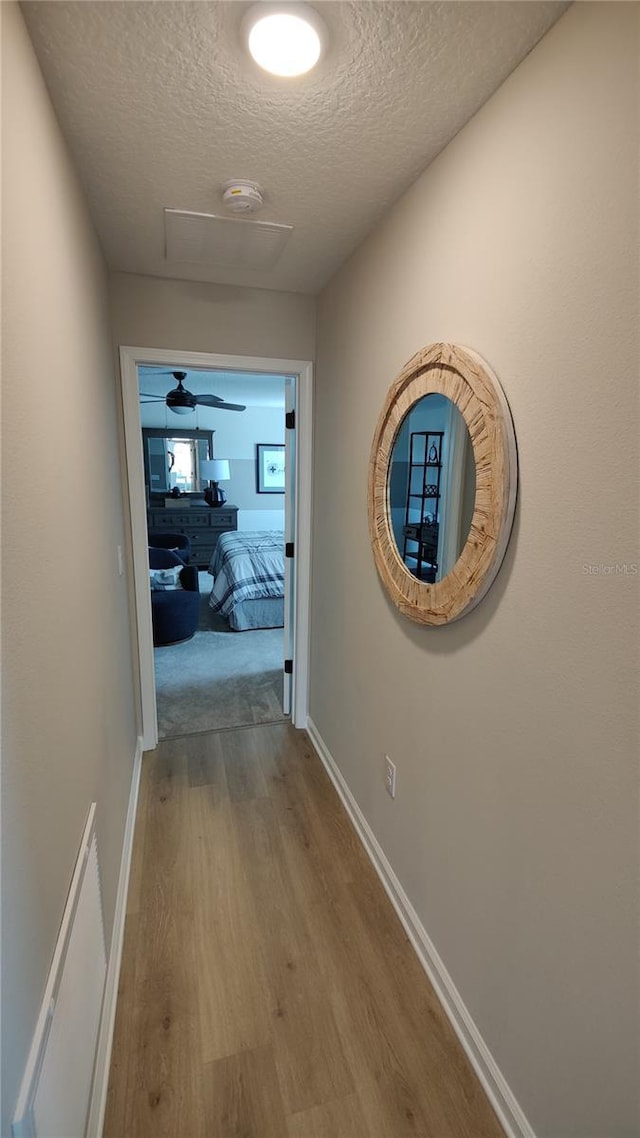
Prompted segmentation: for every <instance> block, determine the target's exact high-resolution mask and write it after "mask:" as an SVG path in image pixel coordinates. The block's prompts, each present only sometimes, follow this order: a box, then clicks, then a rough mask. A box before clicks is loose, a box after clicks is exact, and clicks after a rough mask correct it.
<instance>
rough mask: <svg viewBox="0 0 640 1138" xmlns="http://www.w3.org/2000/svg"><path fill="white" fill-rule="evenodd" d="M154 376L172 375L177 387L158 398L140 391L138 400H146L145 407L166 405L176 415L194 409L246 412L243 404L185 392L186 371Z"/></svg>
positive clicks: (166, 372)
mask: <svg viewBox="0 0 640 1138" xmlns="http://www.w3.org/2000/svg"><path fill="white" fill-rule="evenodd" d="M155 374H156V375H172V376H173V378H174V379H175V380H176V381H177V383H178V386H177V387H174V388H173V389H172V390H171V391H168V392H167V394H166V395H162V396H160V398H158V396H157V395H149V394H148V393H147V392H144V391H141V392H140V398H141V399H145V400H146V403H144V404H143V406H145V407H146V406H147V403H166V405H167V407H168V408H169V410H170V411H174V412H175V414H176V415H188V414H189V413H190V412H191V411H195V409H196V407H214V408H215V409H216V410H218V411H246V407H245V406H244V404H243V403H225V401H224V399H221V398H220V396H219V395H194V394H193V393H192V392H191V391H187V389H186V387H184V386H183V381H184V380H185V379H186V378H187V373H186V371H158V372H156V373H155Z"/></svg>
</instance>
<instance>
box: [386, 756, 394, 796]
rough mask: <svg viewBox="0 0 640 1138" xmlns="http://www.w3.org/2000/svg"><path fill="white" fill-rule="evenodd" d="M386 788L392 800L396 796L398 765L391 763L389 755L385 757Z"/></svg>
mask: <svg viewBox="0 0 640 1138" xmlns="http://www.w3.org/2000/svg"><path fill="white" fill-rule="evenodd" d="M384 787H385V790H386V792H387V794H389V795H391V797H392V798H395V796H396V764H395V763H392V762H391V759H390V758H389V756H388V755H385V757H384Z"/></svg>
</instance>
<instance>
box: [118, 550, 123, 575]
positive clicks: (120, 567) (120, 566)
mask: <svg viewBox="0 0 640 1138" xmlns="http://www.w3.org/2000/svg"><path fill="white" fill-rule="evenodd" d="M123 574H124V550H123V548H122V546H121V545H119V546H118V576H119V577H122V575H123Z"/></svg>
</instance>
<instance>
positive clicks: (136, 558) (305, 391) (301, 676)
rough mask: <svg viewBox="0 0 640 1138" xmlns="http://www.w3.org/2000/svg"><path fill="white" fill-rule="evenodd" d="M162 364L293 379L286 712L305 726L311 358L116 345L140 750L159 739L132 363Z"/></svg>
mask: <svg viewBox="0 0 640 1138" xmlns="http://www.w3.org/2000/svg"><path fill="white" fill-rule="evenodd" d="M144 365H150V366H157V365H161V366H162V365H164V366H165V367H175V368H181V367H184V369H185V370H188V369H189V368H206V369H219V370H224V371H241V372H258V373H259V372H264V373H265V374H275V375H292V376H295V378H296V448H295V451H296V454H295V464H294V477H295V502H296V507H295V538H294V541H295V562H294V568H295V620H294V629H293V691H292V700H291V719H292V722H293V725H294V727H300V728H304V727H306V726H307V716H308V710H309V700H308V693H309V609H310V591H311V477H312V455H311V449H312V440H313V431H312V423H313V419H312V414H313V364H312V362H311V360H283V359H273V358H271V357H270V356H228V355H218V354H214V353H212V352H185V351H181V350H175V351H170V350H169V349H168V348H137V347H131V346H128V345H127V346H124V345H123V346H121V347H120V380H121V391H122V409H123V416H124V444H125V460H126V474H127V482H126V485H127V490H128V499H129V518H130V525H131V530H130V542H131V563H132V565H133V590H132V603H133V612H134V614H135V629H136V633H137V637H136V639H137V644H136V646H135V652H136V654H137V660H138V674H139V716H140V723H139V731H140V733H141V734H142V740H143V747H144V750H146V751H147V750H152V749H153V748H154V747H156V746H157V743H158V716H157V708H156V687H155V670H154V657H153V630H152V625H151V591H150V589H149V564H148V552H147V504H146V498H145V487H144V465H143V456H142V426H141V422H140V399H139V387H138V372H137V369H138V367H139V366H144Z"/></svg>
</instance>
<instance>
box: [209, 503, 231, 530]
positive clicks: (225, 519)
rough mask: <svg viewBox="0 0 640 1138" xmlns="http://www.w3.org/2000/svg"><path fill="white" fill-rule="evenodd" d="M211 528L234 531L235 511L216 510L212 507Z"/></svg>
mask: <svg viewBox="0 0 640 1138" xmlns="http://www.w3.org/2000/svg"><path fill="white" fill-rule="evenodd" d="M211 528H212V529H216V530H221V529H222V530H227V529H235V528H236V512H235V510H217V509H216V508H215V506H214V507H213V508H212V510H211Z"/></svg>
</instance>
